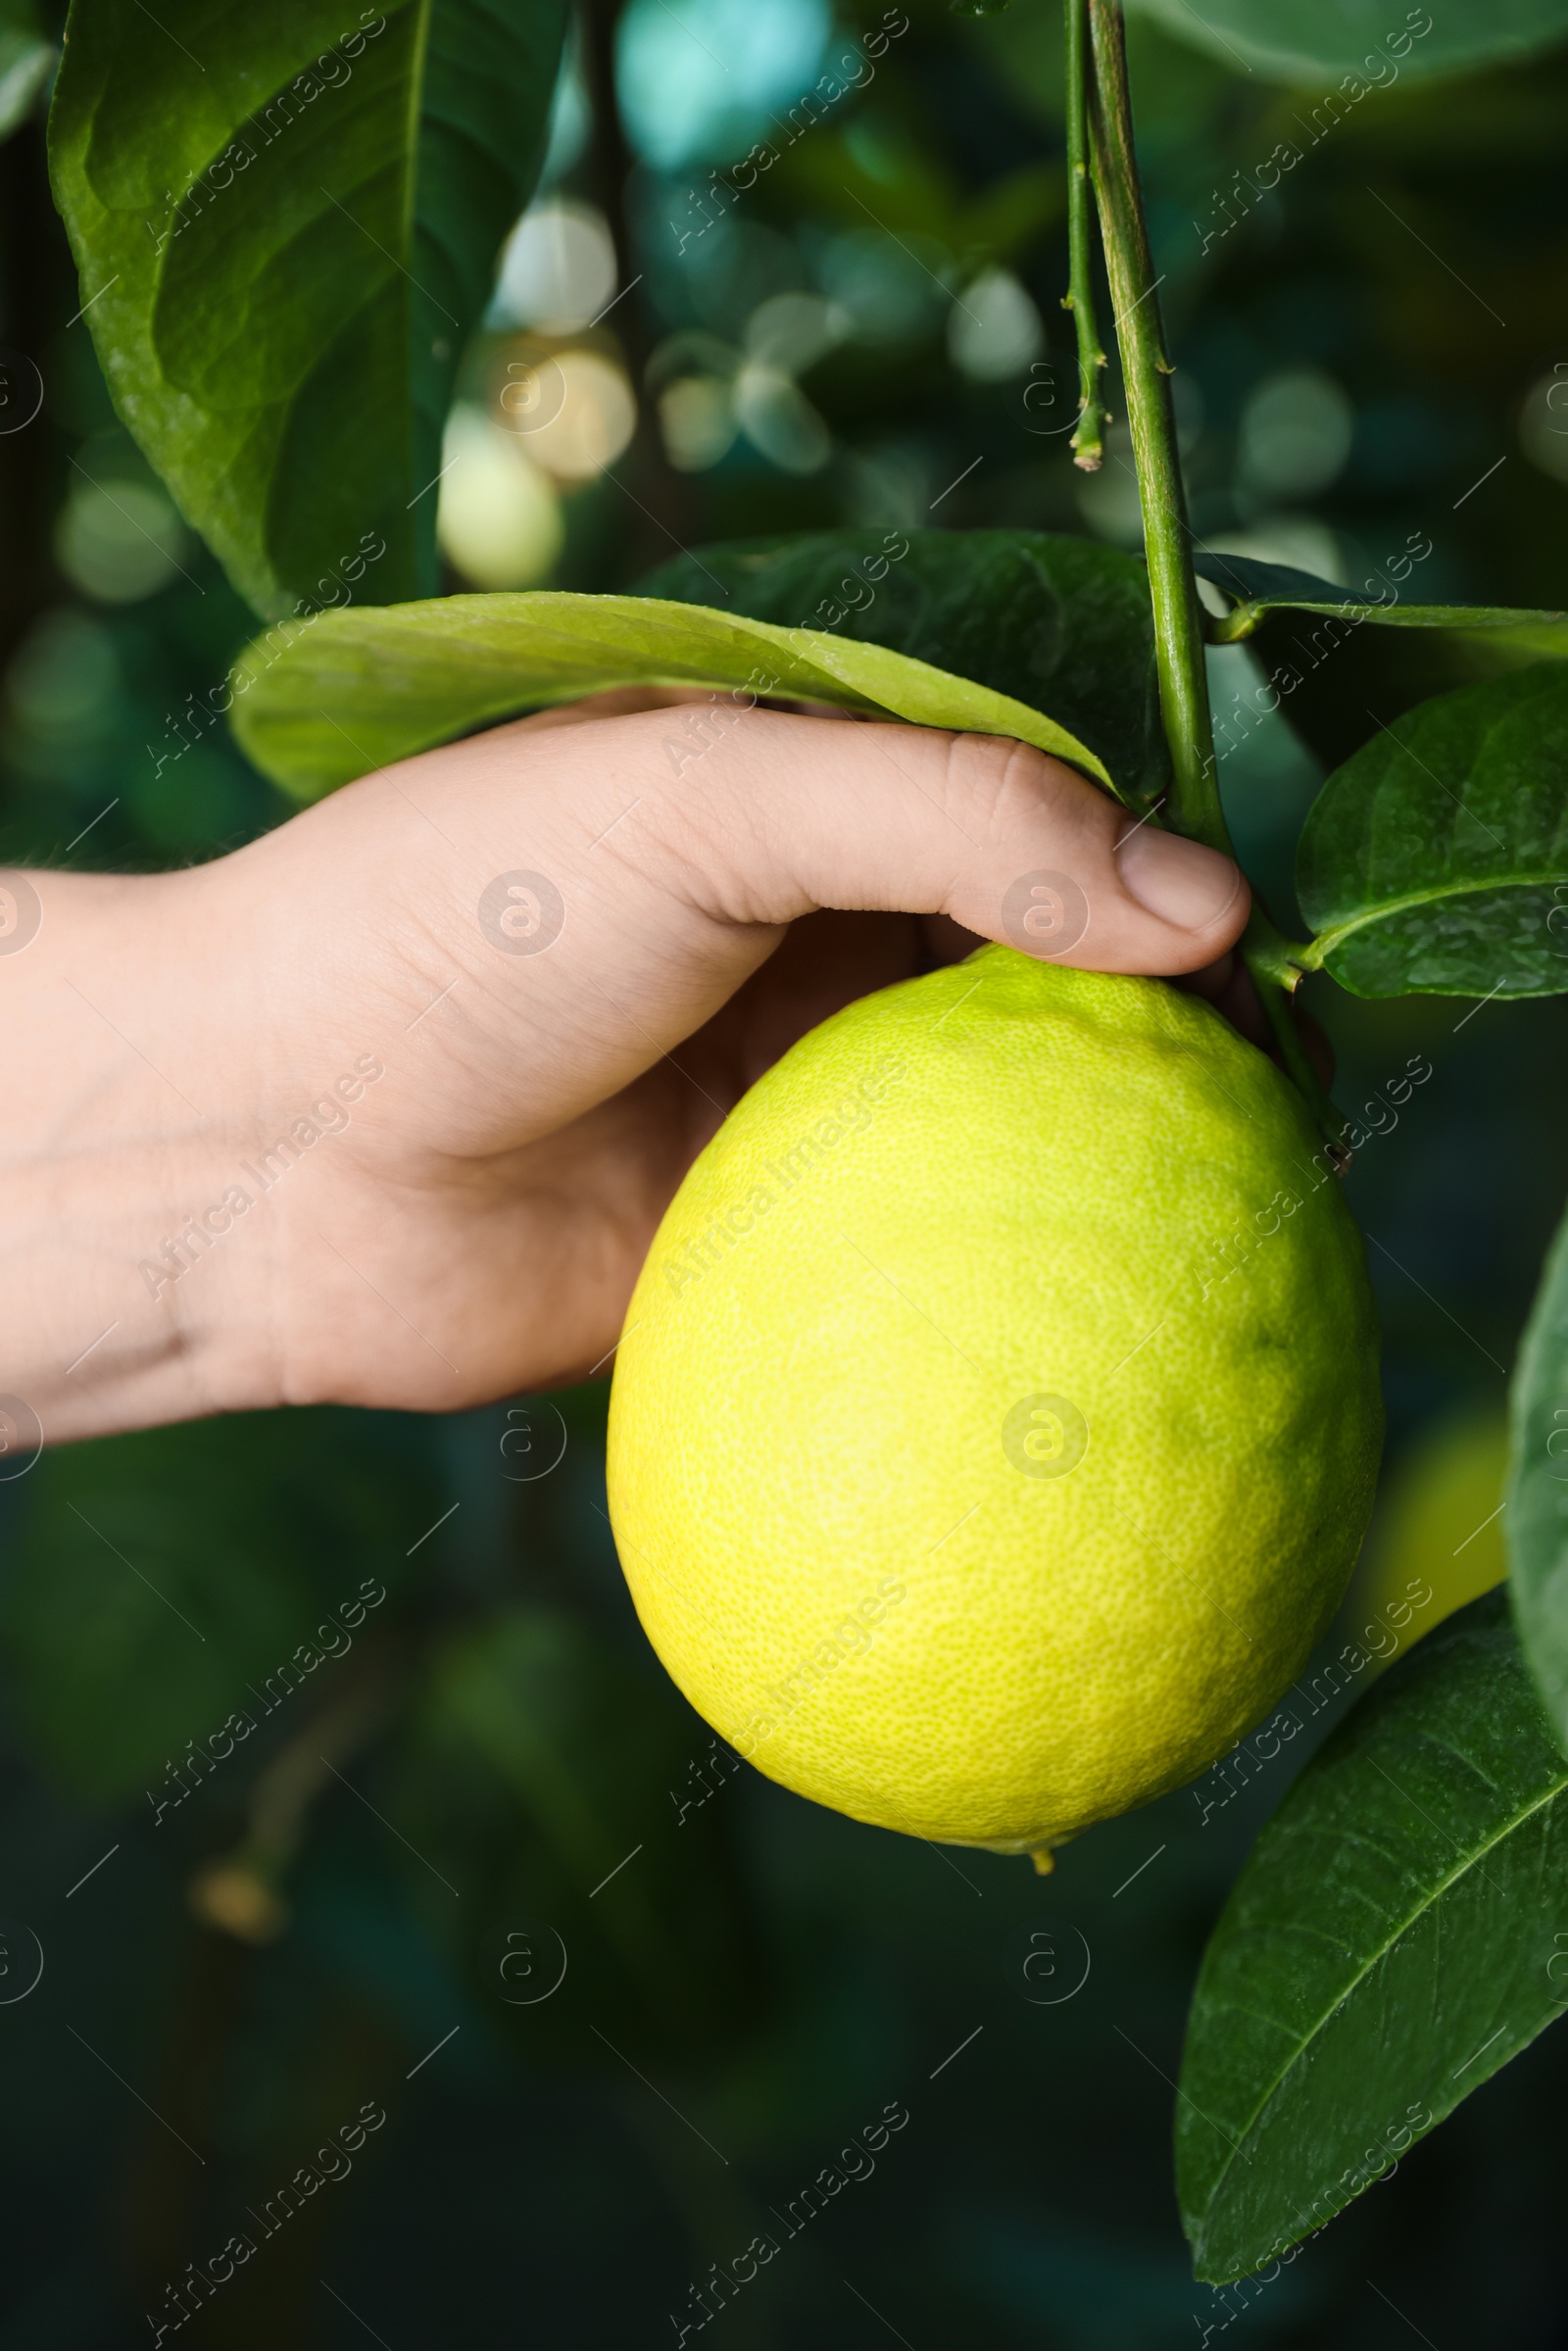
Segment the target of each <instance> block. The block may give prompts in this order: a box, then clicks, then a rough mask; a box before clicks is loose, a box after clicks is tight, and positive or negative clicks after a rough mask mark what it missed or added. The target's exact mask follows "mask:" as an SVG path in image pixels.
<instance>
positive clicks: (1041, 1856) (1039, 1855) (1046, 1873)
mask: <svg viewBox="0 0 1568 2351" xmlns="http://www.w3.org/2000/svg"><path fill="white" fill-rule="evenodd" d="M1029 1858H1030V1860H1031V1861H1032V1862H1033V1863H1034V1865H1035V1875H1036V1877H1037V1878H1049V1877H1050V1875H1051V1873H1052V1871H1053V1870H1054V1868H1055V1866H1056V1856H1055V1854H1054V1851H1053V1850H1052V1848H1051V1846H1050V1845H1031V1846H1030V1847H1029Z"/></svg>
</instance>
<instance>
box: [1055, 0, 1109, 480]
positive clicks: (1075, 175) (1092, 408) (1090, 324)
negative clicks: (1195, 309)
mask: <svg viewBox="0 0 1568 2351" xmlns="http://www.w3.org/2000/svg"><path fill="white" fill-rule="evenodd" d="M1088 30H1089V6H1088V0H1066V35H1067V253H1068V267H1069V275H1068V286H1067V292H1066V293H1065V294H1064V295H1063V296H1062V298H1061V307H1062V309H1063V310H1064V311H1071V313H1072V317H1073V324H1074V326H1075V327H1076V329H1077V332H1078V422H1077V425H1076V427H1075V429H1074V431H1073V436H1072V451H1073V460H1072V462H1073V464H1074V465H1080V466H1082V468H1083V470H1084V471H1085V473H1098V472H1099V470H1100V466H1101V464H1102V461H1103V458H1104V454H1105V450H1104V440H1103V431H1104V423H1105V415H1104V408H1103V403H1102V401H1101V397H1100V371H1101V369H1102V367H1103V366H1104V364H1105V354H1104V351H1103V347H1102V345H1101V340H1100V326H1099V322H1098V320H1097V319H1096V318H1095V277H1094V234H1093V222H1092V220H1091V213H1092V210H1093V196H1092V191H1091V189H1090V185H1089V59H1088V55H1087V49H1088Z"/></svg>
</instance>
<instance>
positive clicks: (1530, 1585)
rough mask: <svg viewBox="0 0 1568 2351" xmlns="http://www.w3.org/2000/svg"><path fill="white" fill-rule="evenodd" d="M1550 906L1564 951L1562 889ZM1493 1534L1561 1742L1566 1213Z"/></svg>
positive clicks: (1524, 1358)
mask: <svg viewBox="0 0 1568 2351" xmlns="http://www.w3.org/2000/svg"><path fill="white" fill-rule="evenodd" d="M1562 896H1563V903H1562V904H1561V905H1560V906H1558V907H1557V908H1556V910H1555V911H1556V916H1557V929H1558V931H1559V933H1561V934H1563V947H1562V952H1563V954H1564V955H1565V956H1568V890H1565V891H1564V892H1563V894H1562ZM1511 1415H1512V1421H1513V1443H1512V1458H1511V1462H1510V1465H1509V1473H1508V1492H1507V1502H1506V1507H1505V1509H1504V1513H1503V1522H1502V1523H1503V1533H1504V1536H1505V1539H1506V1542H1507V1546H1508V1572H1509V1581H1510V1588H1511V1590H1512V1593H1513V1612H1514V1619H1515V1622H1516V1623H1517V1625H1518V1627H1519V1637H1520V1640H1521V1641H1523V1643H1524V1652H1525V1657H1526V1659H1527V1661H1528V1663H1529V1666H1530V1670H1531V1672H1532V1673H1533V1675H1534V1676H1535V1680H1536V1688H1537V1690H1539V1691H1540V1693H1541V1696H1542V1699H1543V1701H1544V1705H1545V1708H1546V1712H1547V1714H1548V1715H1549V1716H1550V1717H1551V1721H1552V1724H1553V1726H1554V1728H1555V1730H1556V1733H1557V1737H1558V1739H1559V1740H1560V1741H1561V1742H1562V1744H1563V1745H1564V1747H1568V1217H1565V1218H1564V1219H1563V1223H1562V1226H1561V1228H1560V1230H1559V1232H1558V1234H1557V1238H1556V1240H1555V1242H1554V1243H1553V1244H1552V1248H1551V1251H1550V1254H1549V1255H1548V1257H1547V1259H1546V1267H1545V1272H1544V1275H1543V1277H1542V1283H1541V1289H1540V1292H1539V1293H1538V1295H1537V1298H1536V1303H1535V1306H1534V1309H1533V1311H1532V1313H1531V1317H1530V1323H1529V1327H1528V1329H1527V1330H1526V1332H1525V1336H1524V1343H1523V1345H1522V1347H1521V1348H1520V1350H1519V1368H1518V1370H1517V1372H1516V1373H1515V1375H1514V1383H1513V1395H1512V1399H1511Z"/></svg>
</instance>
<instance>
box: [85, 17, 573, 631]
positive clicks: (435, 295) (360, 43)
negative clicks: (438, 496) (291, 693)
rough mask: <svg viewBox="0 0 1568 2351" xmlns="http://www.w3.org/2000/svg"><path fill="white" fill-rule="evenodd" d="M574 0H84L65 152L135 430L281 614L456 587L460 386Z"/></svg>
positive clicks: (100, 322)
mask: <svg viewBox="0 0 1568 2351" xmlns="http://www.w3.org/2000/svg"><path fill="white" fill-rule="evenodd" d="M563 24H564V0H387V5H386V7H385V9H384V11H383V12H382V13H381V14H380V15H377V13H376V11H375V10H373V9H364V10H362V11H359V12H358V13H357V14H356V13H355V12H353V11H345V10H344V9H343V8H341V7H339V6H336V5H331V6H329V5H327V0H271V4H270V5H269V6H266V7H252V6H241V5H238V0H160V7H159V10H158V13H157V17H156V19H155V18H153V17H152V16H149V14H148V13H147V12H146V11H145V10H142V9H136V8H125V7H119V6H116V5H114V0H75V5H74V6H73V9H72V13H71V20H70V36H69V39H68V42H67V48H66V57H65V62H64V65H63V66H62V68H61V73H60V78H59V82H58V85H57V89H56V96H55V104H54V112H53V116H52V119H51V124H50V149H51V157H52V163H53V171H54V180H55V189H56V194H57V198H58V201H59V204H60V209H61V211H62V213H63V215H64V217H65V220H66V225H67V227H68V229H69V230H70V233H71V240H72V245H73V250H74V253H75V257H76V262H77V266H78V268H79V269H80V272H81V299H82V302H83V303H84V305H86V309H85V317H86V319H87V321H88V323H89V325H90V327H91V329H92V333H93V338H94V341H95V342H96V344H97V346H98V353H99V357H100V359H101V360H102V362H103V367H104V372H105V374H106V375H107V377H108V379H109V385H110V389H111V391H112V392H113V394H114V397H115V401H116V404H117V406H118V407H119V409H120V412H121V415H122V416H123V417H124V419H125V422H126V423H127V424H128V425H129V427H130V429H131V431H132V432H133V433H134V434H135V435H136V438H137V439H138V441H139V442H140V443H141V445H142V447H143V449H144V450H145V451H146V453H147V455H148V457H149V458H150V459H151V460H152V462H153V464H154V465H156V466H157V467H158V469H159V471H160V472H161V473H162V474H163V476H164V478H165V480H166V481H167V482H168V484H169V486H170V488H171V490H172V492H173V495H174V497H175V500H176V501H177V503H178V505H179V506H180V508H181V510H182V512H183V513H184V514H185V515H186V517H187V519H188V520H189V521H191V522H192V523H193V524H194V525H195V526H196V528H197V529H198V530H200V531H201V532H202V533H203V535H204V536H205V537H206V538H207V539H208V540H209V541H210V543H211V544H212V546H213V547H214V549H215V550H216V551H217V553H218V555H219V556H220V557H221V560H222V562H223V563H224V565H225V566H226V568H227V570H228V572H229V575H230V577H231V578H232V579H233V581H234V583H235V585H236V586H237V587H238V588H239V589H240V590H241V592H242V593H243V594H244V595H245V596H247V597H248V598H249V599H250V601H251V603H252V604H253V605H254V606H255V607H256V609H257V611H258V612H264V613H277V612H286V611H288V610H290V609H291V608H292V606H293V605H294V603H295V602H296V600H298V599H302V598H304V599H310V600H311V601H312V602H313V603H315V602H318V601H325V602H327V603H331V602H333V601H334V600H335V599H336V597H337V596H338V595H339V594H341V589H340V587H339V586H338V585H337V582H338V580H339V578H340V577H341V575H342V566H343V565H344V564H345V563H351V562H354V561H355V560H357V559H359V558H360V557H361V556H362V555H363V553H364V552H365V551H366V550H367V549H368V548H369V547H370V546H371V545H372V544H373V542H374V541H375V540H380V541H381V542H382V543H383V546H384V553H382V554H381V555H379V556H378V557H376V558H375V560H374V562H373V563H372V566H371V568H370V569H369V570H368V572H366V573H363V575H362V576H363V585H361V586H359V587H358V589H357V591H356V592H357V594H358V595H359V596H361V597H368V598H370V599H371V600H374V601H386V600H389V599H391V598H393V597H399V596H408V595H412V594H417V593H418V592H419V591H420V590H421V589H425V590H429V589H433V587H434V586H435V580H436V573H435V558H434V506H435V500H434V497H433V496H432V495H425V496H423V497H420V496H419V495H418V494H419V493H420V492H421V491H422V490H424V488H425V485H426V484H428V483H429V482H431V480H432V479H433V477H434V476H435V474H436V473H437V472H438V470H439V468H440V463H441V461H440V457H439V454H438V450H439V444H440V433H441V426H442V422H443V419H444V416H445V412H446V406H447V400H448V395H449V393H450V389H451V385H452V380H453V376H454V373H455V370H456V367H457V364H458V360H459V357H460V355H461V352H462V348H463V344H464V340H465V337H466V334H467V332H468V329H469V328H470V327H471V326H472V324H473V323H474V321H475V320H476V318H478V316H479V313H480V310H481V309H482V307H483V304H484V302H485V300H486V298H487V296H488V293H489V289H490V284H491V280H492V276H493V271H494V265H495V258H496V254H497V252H498V250H499V247H500V245H501V242H502V239H503V238H504V236H505V235H506V232H507V230H508V228H509V227H510V225H511V223H512V221H513V220H515V217H516V215H517V214H518V212H519V211H520V210H521V208H522V206H523V204H524V202H525V201H526V198H527V196H528V193H529V191H530V189H531V187H532V185H533V181H534V178H535V175H536V173H537V171H538V166H539V162H540V158H541V154H542V151H543V142H544V136H545V130H546V124H547V117H548V113H549V107H550V99H551V91H552V87H553V84H554V80H555V73H556V66H557V61H558V58H559V55H560V49H561V40H562V31H563Z"/></svg>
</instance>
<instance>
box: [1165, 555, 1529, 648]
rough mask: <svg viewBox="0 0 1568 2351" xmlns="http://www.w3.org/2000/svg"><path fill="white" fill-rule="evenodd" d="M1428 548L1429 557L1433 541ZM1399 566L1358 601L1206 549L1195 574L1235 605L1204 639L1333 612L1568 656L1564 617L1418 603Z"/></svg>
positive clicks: (1280, 567)
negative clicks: (1281, 618)
mask: <svg viewBox="0 0 1568 2351" xmlns="http://www.w3.org/2000/svg"><path fill="white" fill-rule="evenodd" d="M1427 544H1428V550H1429V552H1430V548H1431V542H1430V540H1429V541H1428V543H1427ZM1397 560H1402V561H1403V562H1404V564H1405V570H1404V572H1403V574H1402V575H1397V574H1396V573H1394V572H1391V573H1390V574H1389V575H1387V576H1385V575H1384V574H1383V573H1382V572H1379V573H1378V574H1377V576H1376V583H1375V585H1374V581H1373V580H1370V579H1369V580H1367V581H1366V582H1365V583H1364V587H1365V591H1366V592H1365V594H1363V595H1361V596H1355V595H1353V594H1351V592H1350V591H1349V590H1348V589H1346V588H1338V587H1336V586H1335V584H1334V582H1333V581H1332V580H1331V579H1319V578H1318V577H1317V576H1316V574H1315V573H1314V572H1311V571H1298V570H1297V569H1296V568H1295V567H1294V566H1293V565H1292V564H1289V563H1258V562H1257V561H1256V560H1255V559H1254V558H1252V557H1251V556H1241V555H1215V554H1213V553H1211V552H1209V551H1207V550H1205V551H1204V552H1202V553H1201V554H1198V555H1195V556H1194V558H1193V569H1194V570H1195V571H1196V572H1197V573H1198V574H1199V576H1200V578H1201V579H1206V580H1210V581H1212V583H1213V585H1214V586H1215V587H1216V588H1223V589H1224V591H1225V593H1226V595H1227V596H1231V597H1234V598H1235V599H1236V601H1235V603H1234V604H1233V605H1232V606H1231V609H1230V611H1229V612H1226V613H1224V614H1222V615H1221V616H1220V617H1219V618H1217V619H1216V618H1212V617H1211V619H1210V623H1209V632H1208V633H1209V640H1210V642H1211V643H1212V644H1215V645H1234V644H1235V643H1236V642H1237V641H1238V639H1240V638H1242V637H1250V635H1251V634H1252V632H1253V630H1254V629H1255V628H1256V627H1257V626H1258V624H1259V622H1261V621H1262V620H1264V619H1266V618H1267V616H1268V614H1269V613H1270V612H1332V613H1334V614H1336V615H1337V616H1338V617H1339V618H1341V619H1344V620H1347V621H1349V622H1352V623H1355V624H1359V623H1360V622H1361V621H1363V620H1372V621H1376V622H1377V623H1378V624H1379V626H1380V627H1384V628H1459V629H1487V630H1492V629H1510V630H1516V631H1518V632H1519V642H1520V645H1521V648H1522V649H1524V650H1528V651H1530V652H1536V651H1539V652H1542V653H1547V652H1555V651H1558V650H1560V651H1561V652H1562V653H1564V654H1568V614H1564V613H1562V612H1537V611H1531V610H1526V609H1525V608H1523V607H1518V606H1513V605H1500V604H1415V603H1412V602H1410V601H1409V600H1408V599H1407V598H1406V597H1405V595H1404V592H1403V591H1404V580H1405V579H1407V578H1408V577H1409V574H1410V570H1411V569H1412V567H1413V565H1412V563H1411V560H1410V558H1409V557H1408V556H1407V557H1405V558H1403V559H1397Z"/></svg>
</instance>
